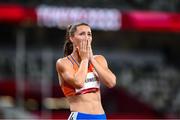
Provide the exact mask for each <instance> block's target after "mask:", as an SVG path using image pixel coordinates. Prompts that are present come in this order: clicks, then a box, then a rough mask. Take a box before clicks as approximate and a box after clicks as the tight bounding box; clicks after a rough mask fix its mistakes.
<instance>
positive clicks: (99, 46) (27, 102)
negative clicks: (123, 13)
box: [0, 0, 180, 119]
mask: <svg viewBox="0 0 180 120" xmlns="http://www.w3.org/2000/svg"><path fill="white" fill-rule="evenodd" d="M3 2H4V3H19V4H22V5H27V6H34V7H35V6H36V5H39V4H48V5H56V6H58V5H60V6H63V7H65V6H71V7H74V6H81V7H92V8H93V7H94V8H96V7H97V8H117V9H119V10H157V11H168V12H177V13H178V12H179V11H180V2H179V1H178V0H166V1H164V0H121V1H120V0H98V1H97V0H87V1H86V2H82V1H81V0H77V1H76V2H74V1H72V0H66V1H56V0H41V1H35V0H31V1H24V0H21V1H17V0H6V1H3V0H2V3H3ZM65 32H66V31H65V30H64V29H59V28H56V27H51V28H48V27H45V26H38V25H19V24H18V25H16V24H8V23H0V40H1V44H0V119H1V118H17V119H18V118H30V119H38V116H43V117H44V118H45V117H47V118H50V116H52V115H54V113H57V114H59V116H58V115H57V114H56V115H55V116H57V118H58V117H61V115H62V116H63V115H64V114H65V115H68V114H69V112H70V111H69V110H68V108H69V106H68V104H67V101H66V99H64V95H63V93H62V91H61V89H60V86H59V81H58V78H57V73H56V68H55V64H56V60H57V59H59V58H61V57H63V45H64V37H65ZM92 33H93V42H92V48H93V50H94V51H93V52H94V54H102V55H104V56H105V58H106V59H107V62H108V65H109V68H110V69H111V70H112V71H113V72H114V73H115V75H116V77H117V85H116V87H115V88H112V89H108V88H106V87H105V86H104V85H101V93H102V104H103V106H104V109H105V111H106V112H107V114H108V115H110V117H111V118H112V116H111V115H112V114H113V113H116V114H122V115H130V116H131V115H133V114H136V115H137V114H139V115H146V114H148V115H152V117H154V118H158V117H160V118H180V88H179V85H180V81H179V79H180V63H179V61H180V54H179V53H180V47H179V45H180V40H179V37H180V33H179V32H164V31H138V30H130V29H129V30H121V29H119V30H115V31H111V30H109V31H108V30H97V29H92ZM153 115H154V116H153ZM43 117H42V118H43ZM123 117H124V116H123ZM133 117H135V116H133ZM147 118H148V117H147ZM150 118H151V117H150Z"/></svg>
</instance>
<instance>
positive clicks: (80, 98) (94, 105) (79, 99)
mask: <svg viewBox="0 0 180 120" xmlns="http://www.w3.org/2000/svg"><path fill="white" fill-rule="evenodd" d="M67 98H68V101H69V104H70V110H71V111H72V112H82V113H88V114H104V110H103V108H102V104H101V97H100V92H99V91H96V92H92V93H86V94H82V95H76V96H69V97H67Z"/></svg>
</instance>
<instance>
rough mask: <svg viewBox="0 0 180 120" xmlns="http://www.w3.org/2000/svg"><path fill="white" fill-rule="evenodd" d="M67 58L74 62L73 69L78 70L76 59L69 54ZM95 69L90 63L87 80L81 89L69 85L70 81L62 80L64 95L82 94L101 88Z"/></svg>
mask: <svg viewBox="0 0 180 120" xmlns="http://www.w3.org/2000/svg"><path fill="white" fill-rule="evenodd" d="M67 58H68V60H69V61H70V62H71V63H72V64H73V69H74V70H75V71H77V70H78V68H79V65H78V64H77V62H76V61H75V59H74V58H73V57H72V56H71V55H70V56H67ZM93 71H94V66H93V65H92V64H89V66H88V73H87V76H86V80H85V82H84V85H83V87H82V88H80V89H76V88H74V87H72V86H71V85H69V84H68V83H66V82H65V81H62V84H61V89H62V91H63V93H64V95H65V96H74V95H80V94H86V93H90V92H95V91H98V90H99V88H100V82H99V80H97V77H96V76H95V74H94V73H93Z"/></svg>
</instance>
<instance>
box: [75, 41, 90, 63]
mask: <svg viewBox="0 0 180 120" xmlns="http://www.w3.org/2000/svg"><path fill="white" fill-rule="evenodd" d="M78 52H79V56H80V58H81V60H84V59H89V45H88V41H87V40H82V41H81V43H80V46H79V48H78Z"/></svg>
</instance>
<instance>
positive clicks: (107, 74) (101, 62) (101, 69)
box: [90, 55, 116, 88]
mask: <svg viewBox="0 0 180 120" xmlns="http://www.w3.org/2000/svg"><path fill="white" fill-rule="evenodd" d="M90 61H91V63H92V64H93V65H94V67H95V70H96V72H97V74H98V77H99V79H100V81H102V82H103V83H104V84H105V85H106V86H107V87H109V88H112V87H114V86H115V85H116V76H115V75H114V74H113V73H112V72H111V71H110V69H109V68H108V65H107V62H106V59H105V58H104V57H103V56H102V55H98V56H95V57H91V58H90Z"/></svg>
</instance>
